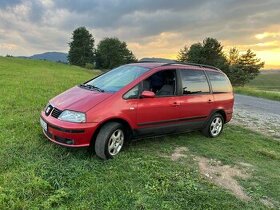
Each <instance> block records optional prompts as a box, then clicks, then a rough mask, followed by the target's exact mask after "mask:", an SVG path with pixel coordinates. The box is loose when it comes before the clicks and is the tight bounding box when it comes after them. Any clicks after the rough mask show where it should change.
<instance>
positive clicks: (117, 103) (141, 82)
mask: <svg viewBox="0 0 280 210" xmlns="http://www.w3.org/2000/svg"><path fill="white" fill-rule="evenodd" d="M233 102H234V96H233V91H232V86H231V83H230V81H229V79H228V77H227V76H226V75H225V74H224V73H223V72H222V71H221V70H219V69H217V68H215V67H212V66H207V65H200V64H181V63H157V62H142V63H141V62H140V63H133V64H127V65H123V66H120V67H118V68H115V69H113V70H111V71H109V72H106V73H104V74H102V75H99V76H98V77H96V78H94V79H92V80H90V81H87V82H85V83H83V84H81V85H78V86H75V87H73V88H71V89H69V90H67V91H65V92H64V93H62V94H60V95H58V96H56V97H55V98H53V99H51V100H50V101H49V103H48V104H47V106H46V107H45V109H44V110H43V111H42V112H41V117H40V123H41V126H42V127H43V132H44V134H45V135H46V137H47V138H48V139H49V140H50V141H52V142H55V143H57V144H60V145H63V146H67V147H85V146H92V147H93V148H94V149H95V152H96V154H97V156H98V157H100V158H102V159H108V158H112V157H114V156H116V155H117V154H118V153H119V152H120V151H121V149H122V148H123V145H124V144H125V143H128V142H129V141H130V140H131V139H133V138H138V137H143V136H154V135H162V134H168V133H179V132H185V131H190V130H195V129H199V130H201V131H202V133H203V134H204V135H206V136H208V137H217V136H218V135H220V133H221V132H222V130H223V126H224V124H225V123H227V122H229V121H230V120H231V118H232V112H233Z"/></svg>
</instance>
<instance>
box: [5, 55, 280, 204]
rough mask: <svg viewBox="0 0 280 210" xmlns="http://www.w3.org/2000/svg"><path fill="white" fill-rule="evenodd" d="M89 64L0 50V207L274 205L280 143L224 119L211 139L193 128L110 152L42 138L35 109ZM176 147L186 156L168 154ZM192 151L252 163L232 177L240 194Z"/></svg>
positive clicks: (80, 77) (84, 76) (279, 193)
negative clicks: (101, 155)
mask: <svg viewBox="0 0 280 210" xmlns="http://www.w3.org/2000/svg"><path fill="white" fill-rule="evenodd" d="M93 76H94V72H93V71H87V70H84V69H81V68H78V67H71V66H67V65H63V64H55V63H50V62H45V61H31V60H23V59H15V58H2V57H0V84H1V88H0V96H1V98H0V110H1V111H0V128H1V132H0V148H1V149H0V209H51V208H60V209H68V208H69V209H266V208H267V206H265V205H264V204H263V203H262V202H260V200H261V199H267V200H269V201H270V202H271V203H272V204H273V205H274V207H275V208H280V205H279V203H280V188H279V186H280V178H279V174H280V143H279V142H277V141H274V140H271V139H269V138H268V137H264V136H261V135H260V134H257V133H253V132H251V131H248V130H245V129H242V128H240V127H236V126H232V125H228V126H226V128H225V130H224V133H223V134H222V135H221V136H220V137H218V138H216V139H208V138H205V137H203V136H202V135H201V134H200V133H199V132H192V133H188V134H182V135H173V136H168V137H161V138H153V139H144V140H142V141H137V142H133V143H132V145H130V146H129V147H128V148H126V149H125V150H124V151H123V152H122V153H121V154H120V155H119V156H118V157H117V158H116V159H114V160H109V161H105V162H104V161H100V160H99V159H97V158H96V157H95V156H93V155H92V154H90V153H89V152H88V151H87V150H86V149H67V148H63V147H60V146H58V145H55V144H53V143H51V142H49V141H48V140H47V139H46V138H45V137H44V136H43V135H42V131H41V128H40V126H39V122H38V121H39V113H40V111H41V109H42V108H43V107H44V106H45V104H46V103H47V102H48V100H49V99H50V98H51V97H53V96H55V95H57V94H58V93H60V92H62V91H64V90H66V89H68V88H70V87H72V86H74V85H75V84H79V83H81V82H82V81H85V80H88V79H90V78H91V77H93ZM178 147H186V148H188V150H189V151H188V152H186V156H185V157H183V158H181V159H179V160H177V161H174V160H172V159H171V158H170V157H171V155H172V153H173V152H174V150H176V148H178ZM197 157H206V158H209V159H210V158H211V159H216V160H219V161H221V163H222V164H227V165H231V166H234V165H237V164H238V163H240V162H243V163H246V164H247V165H251V167H250V168H249V169H248V170H249V172H248V173H249V174H250V177H249V178H247V179H240V178H238V179H237V180H238V183H240V184H241V185H242V187H243V188H244V191H245V193H246V194H247V195H249V196H250V197H251V199H252V200H251V201H248V202H246V201H242V200H240V199H238V198H236V197H235V196H234V195H232V194H231V193H230V192H229V191H227V190H225V189H224V188H221V187H218V186H216V185H214V184H213V183H211V182H210V181H209V180H208V179H206V178H205V176H202V175H201V174H200V172H199V167H198V163H197Z"/></svg>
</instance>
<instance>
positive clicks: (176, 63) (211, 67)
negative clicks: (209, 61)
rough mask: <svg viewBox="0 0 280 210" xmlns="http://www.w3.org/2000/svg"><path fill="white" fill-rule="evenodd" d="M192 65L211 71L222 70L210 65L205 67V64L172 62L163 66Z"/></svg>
mask: <svg viewBox="0 0 280 210" xmlns="http://www.w3.org/2000/svg"><path fill="white" fill-rule="evenodd" d="M180 64H181V65H190V66H198V67H201V68H203V67H204V68H209V69H213V70H216V71H221V70H220V69H218V68H216V67H214V66H210V65H205V64H198V63H184V62H172V63H165V64H163V65H161V66H169V65H180Z"/></svg>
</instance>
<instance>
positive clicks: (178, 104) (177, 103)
mask: <svg viewBox="0 0 280 210" xmlns="http://www.w3.org/2000/svg"><path fill="white" fill-rule="evenodd" d="M171 105H172V106H180V105H181V103H180V102H177V101H175V102H173V103H172V104H171Z"/></svg>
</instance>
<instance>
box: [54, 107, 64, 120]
mask: <svg viewBox="0 0 280 210" xmlns="http://www.w3.org/2000/svg"><path fill="white" fill-rule="evenodd" d="M61 113H62V111H61V110H59V109H57V108H55V107H54V108H53V111H52V113H51V116H52V117H54V118H58V117H59V115H60V114H61Z"/></svg>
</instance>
